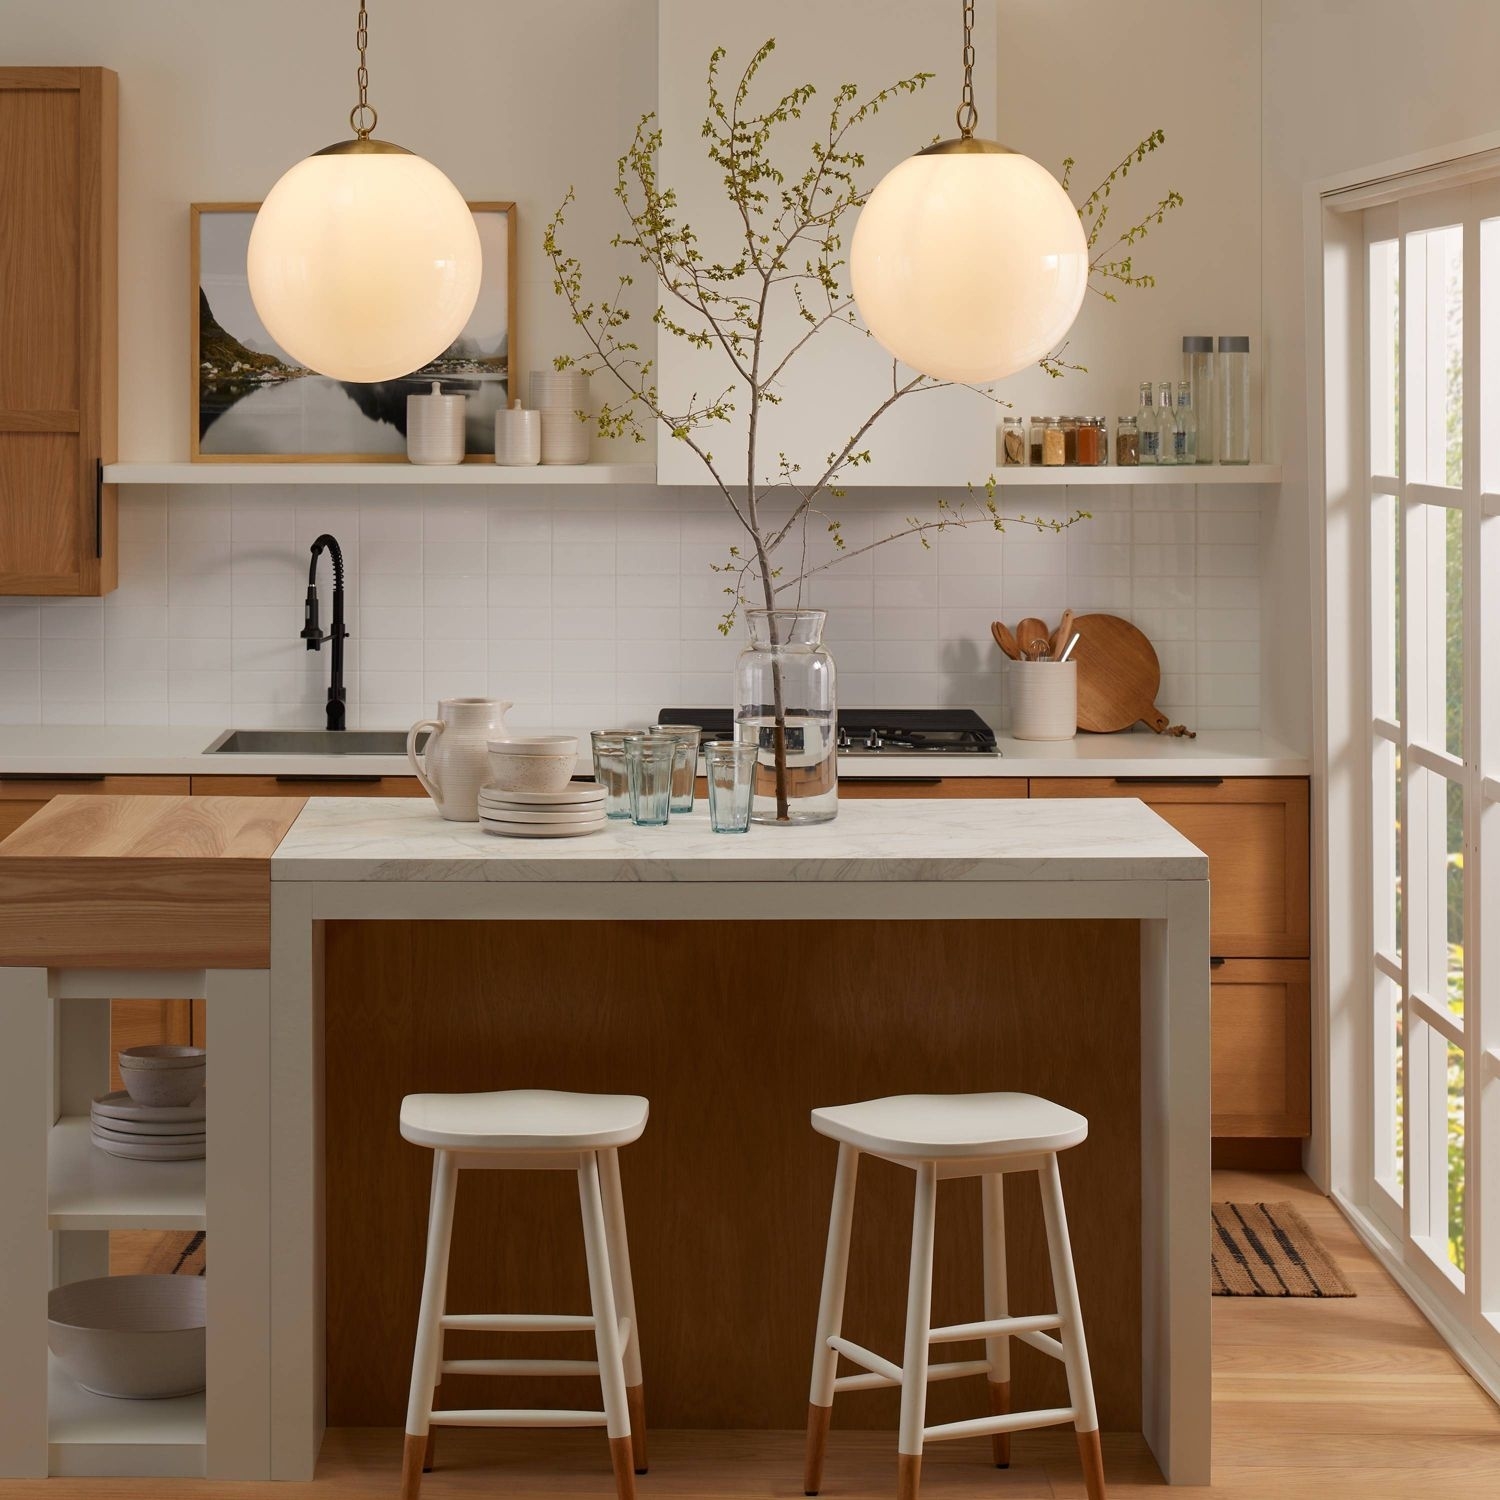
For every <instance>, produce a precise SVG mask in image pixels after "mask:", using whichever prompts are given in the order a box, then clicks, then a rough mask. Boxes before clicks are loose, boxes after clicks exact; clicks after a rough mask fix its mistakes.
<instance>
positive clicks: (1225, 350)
mask: <svg viewBox="0 0 1500 1500" xmlns="http://www.w3.org/2000/svg"><path fill="white" fill-rule="evenodd" d="M1249 352H1250V335H1249V334H1248V333H1246V334H1225V333H1221V334H1220V335H1219V353H1220V354H1248V353H1249Z"/></svg>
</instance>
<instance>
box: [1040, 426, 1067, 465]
mask: <svg viewBox="0 0 1500 1500" xmlns="http://www.w3.org/2000/svg"><path fill="white" fill-rule="evenodd" d="M1066 462H1067V447H1066V445H1065V442H1064V439H1063V428H1062V422H1061V421H1056V422H1054V421H1052V420H1050V419H1049V420H1048V422H1047V426H1046V428H1045V430H1044V431H1043V433H1042V463H1043V465H1044V466H1045V467H1046V468H1049V469H1060V468H1062V466H1063V465H1064V464H1065V463H1066Z"/></svg>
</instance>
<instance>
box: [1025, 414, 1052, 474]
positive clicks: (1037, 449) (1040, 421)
mask: <svg viewBox="0 0 1500 1500" xmlns="http://www.w3.org/2000/svg"><path fill="white" fill-rule="evenodd" d="M1051 420H1052V418H1051V417H1032V418H1031V419H1030V422H1029V424H1028V425H1029V428H1030V433H1029V436H1030V442H1029V443H1028V444H1027V448H1028V452H1029V456H1030V459H1031V467H1032V468H1034V469H1039V468H1041V466H1042V437H1043V435H1044V434H1045V433H1046V431H1047V424H1048V423H1049V422H1050V421H1051Z"/></svg>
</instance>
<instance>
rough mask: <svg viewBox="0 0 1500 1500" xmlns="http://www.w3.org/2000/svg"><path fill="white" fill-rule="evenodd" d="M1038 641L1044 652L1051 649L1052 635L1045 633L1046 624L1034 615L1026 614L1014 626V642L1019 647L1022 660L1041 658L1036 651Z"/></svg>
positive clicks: (1038, 659)
mask: <svg viewBox="0 0 1500 1500" xmlns="http://www.w3.org/2000/svg"><path fill="white" fill-rule="evenodd" d="M1038 642H1040V643H1041V646H1042V650H1043V651H1044V652H1045V651H1050V650H1051V649H1052V646H1051V642H1052V637H1051V636H1050V635H1049V634H1048V633H1047V627H1046V625H1045V624H1043V623H1042V621H1041V620H1038V619H1037V618H1036V616H1035V615H1027V617H1026V618H1025V619H1024V620H1022V621H1021V623H1020V624H1019V625H1017V626H1016V644H1017V645H1018V646H1019V647H1020V648H1021V657H1022V659H1023V660H1024V661H1041V660H1043V657H1042V656H1040V655H1038V654H1037V651H1036V647H1037V643H1038Z"/></svg>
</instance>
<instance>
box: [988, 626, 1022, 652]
mask: <svg viewBox="0 0 1500 1500" xmlns="http://www.w3.org/2000/svg"><path fill="white" fill-rule="evenodd" d="M990 634H991V635H992V636H994V637H995V644H996V645H997V646H998V647H999V648H1000V649H1001V650H1002V651H1003V652H1004V653H1005V654H1006V655H1007V656H1008V657H1010V659H1011V660H1012V661H1020V660H1021V648H1020V647H1019V646H1018V645H1017V644H1016V638H1015V636H1013V635H1012V634H1011V633H1010V627H1009V626H1008V625H1002V624H1001V623H1000V621H999V620H995V621H992V622H991V624H990Z"/></svg>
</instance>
